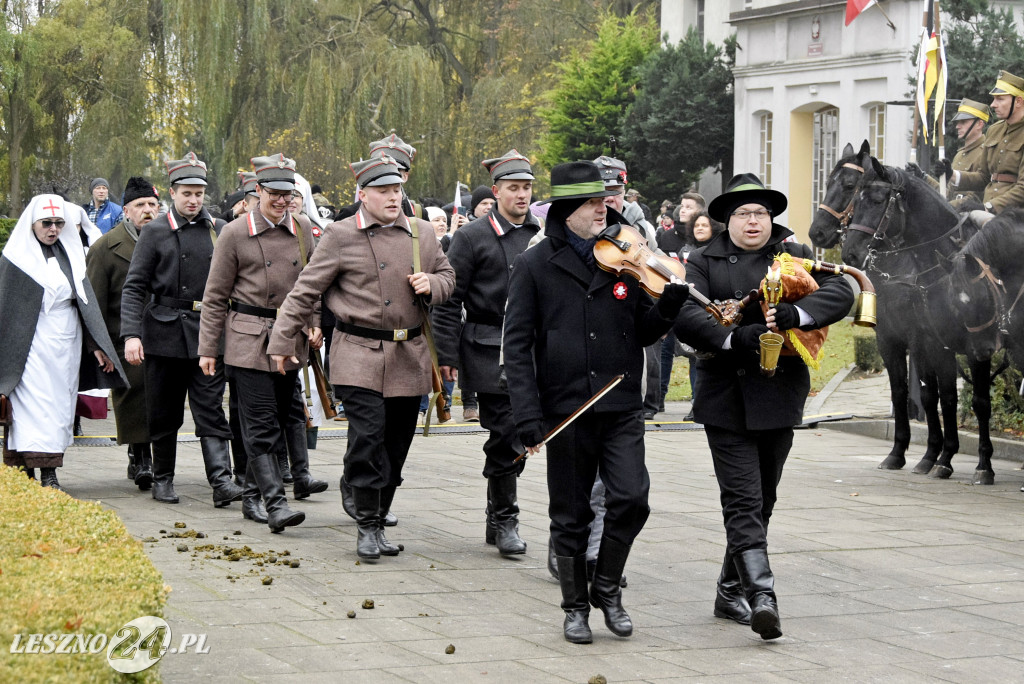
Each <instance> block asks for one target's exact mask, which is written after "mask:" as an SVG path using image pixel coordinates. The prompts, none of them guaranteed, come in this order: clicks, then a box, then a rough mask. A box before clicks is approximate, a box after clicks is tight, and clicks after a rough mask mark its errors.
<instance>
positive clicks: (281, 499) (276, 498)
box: [249, 454, 306, 532]
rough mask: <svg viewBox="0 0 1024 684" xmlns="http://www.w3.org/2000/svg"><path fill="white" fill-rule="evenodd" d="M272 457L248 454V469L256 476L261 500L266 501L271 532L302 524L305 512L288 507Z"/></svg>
mask: <svg viewBox="0 0 1024 684" xmlns="http://www.w3.org/2000/svg"><path fill="white" fill-rule="evenodd" d="M272 458H274V457H273V456H271V455H270V454H260V455H258V456H254V455H252V454H249V469H250V470H251V471H252V474H253V477H255V478H256V484H258V485H259V488H260V493H261V494H262V495H263V500H264V501H266V502H267V503H266V506H267V525H269V526H270V531H271V532H280V531H281V530H283V529H284V528H286V527H294V526H295V525H300V524H302V521H303V520H305V519H306V514H305V513H303V512H302V511H293V510H292V509H290V508H288V499H286V498H285V496H284V485H283V484H282V483H281V477H280V476H279V475H278V473H277V464H276V463H274V462H273V461H272V460H271V459H272Z"/></svg>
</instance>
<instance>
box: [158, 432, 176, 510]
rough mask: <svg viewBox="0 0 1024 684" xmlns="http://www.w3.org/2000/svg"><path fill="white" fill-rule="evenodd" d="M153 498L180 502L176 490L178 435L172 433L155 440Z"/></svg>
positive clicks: (172, 502) (167, 501)
mask: <svg viewBox="0 0 1024 684" xmlns="http://www.w3.org/2000/svg"><path fill="white" fill-rule="evenodd" d="M152 447H153V498H154V499H156V500H157V501H159V502H160V503H170V504H176V503H178V495H177V494H176V493H175V492H174V461H175V459H176V456H177V453H178V437H177V435H171V436H170V437H164V438H163V439H157V440H153V443H152Z"/></svg>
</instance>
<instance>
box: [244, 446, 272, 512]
mask: <svg viewBox="0 0 1024 684" xmlns="http://www.w3.org/2000/svg"><path fill="white" fill-rule="evenodd" d="M245 465H246V473H245V480H244V482H245V487H244V491H243V492H242V517H243V518H245V519H246V520H252V521H253V522H257V523H262V524H264V525H265V524H266V523H267V509H266V507H265V506H264V505H263V501H262V499H261V498H260V487H259V485H258V484H257V483H256V475H255V474H254V473H253V472H252V468H250V467H249V459H248V457H247V458H246V459H245Z"/></svg>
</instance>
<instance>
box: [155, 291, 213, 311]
mask: <svg viewBox="0 0 1024 684" xmlns="http://www.w3.org/2000/svg"><path fill="white" fill-rule="evenodd" d="M153 303H154V304H156V305H157V306H166V307H169V308H171V309H181V310H182V311H199V310H201V309H202V308H203V303H202V302H201V301H198V302H197V301H194V300H192V299H178V298H177V297H166V296H164V295H158V294H155V295H153Z"/></svg>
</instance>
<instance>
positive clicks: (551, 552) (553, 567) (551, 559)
mask: <svg viewBox="0 0 1024 684" xmlns="http://www.w3.org/2000/svg"><path fill="white" fill-rule="evenodd" d="M548 572H549V573H551V576H552V577H554V578H555V579H558V562H557V561H556V560H555V540H554V539H552V538H551V537H550V536H549V537H548ZM587 605H588V606H589V605H590V604H589V603H588V604H587Z"/></svg>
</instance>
